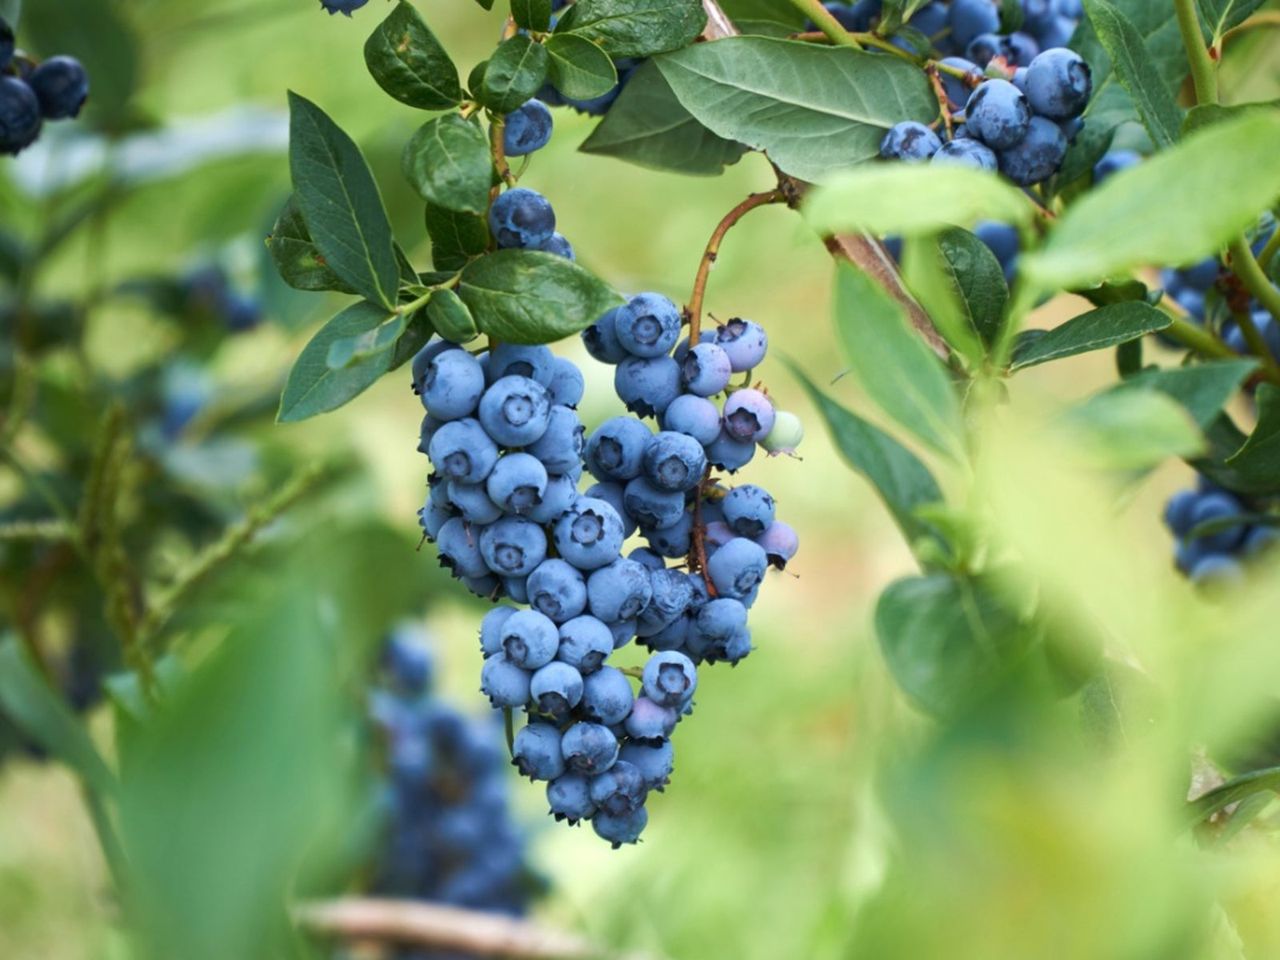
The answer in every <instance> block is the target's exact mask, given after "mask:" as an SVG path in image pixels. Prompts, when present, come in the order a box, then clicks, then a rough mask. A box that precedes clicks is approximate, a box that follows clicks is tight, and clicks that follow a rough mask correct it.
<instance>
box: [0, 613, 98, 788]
mask: <svg viewBox="0 0 1280 960" xmlns="http://www.w3.org/2000/svg"><path fill="white" fill-rule="evenodd" d="M0 712H3V713H4V715H5V716H6V717H8V718H9V720H10V721H11V722H12V723H13V724H14V726H16V727H18V728H19V729H20V730H22V732H23V733H24V734H26V736H27V737H28V738H30V739H31V740H33V741H34V742H35V743H38V744H39V745H40V746H41V747H43V748H44V749H45V750H47V751H49V753H51V754H53V756H55V757H57V758H58V759H59V760H61V761H62V762H63V763H65V764H66V765H67V766H69V767H70V768H71V769H72V770H74V771H75V772H76V774H78V775H79V776H80V777H81V778H83V779H84V781H85V783H86V784H88V785H89V787H90V788H91V789H93V790H95V791H96V792H98V793H110V792H111V791H112V790H114V788H115V776H114V774H112V772H111V770H110V769H109V768H108V767H107V764H106V762H105V761H104V760H103V759H102V755H101V754H99V753H98V749H97V747H95V746H94V745H93V741H92V740H90V739H89V734H88V732H87V731H86V730H85V728H84V726H83V725H82V724H81V723H80V721H79V720H77V719H76V716H75V714H74V713H72V712H71V709H70V708H69V707H68V706H67V704H66V703H65V702H64V701H63V700H62V698H61V697H59V696H58V694H56V693H54V691H53V688H52V687H50V686H49V681H48V680H47V679H46V678H45V676H44V674H42V673H41V672H40V669H39V667H37V666H36V665H35V663H34V662H33V661H32V659H31V655H30V654H29V653H28V652H27V649H26V648H25V647H24V646H22V644H21V643H19V642H18V639H17V638H16V637H14V636H12V635H7V636H5V637H4V638H3V640H0Z"/></svg>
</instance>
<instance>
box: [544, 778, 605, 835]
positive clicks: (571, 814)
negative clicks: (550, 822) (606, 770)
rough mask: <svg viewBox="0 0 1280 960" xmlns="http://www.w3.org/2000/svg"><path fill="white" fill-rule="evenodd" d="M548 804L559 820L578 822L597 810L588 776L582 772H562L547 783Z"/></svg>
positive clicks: (586, 818) (587, 818)
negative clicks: (592, 800)
mask: <svg viewBox="0 0 1280 960" xmlns="http://www.w3.org/2000/svg"><path fill="white" fill-rule="evenodd" d="M547 804H548V805H549V806H550V807H551V813H552V814H553V815H554V816H555V818H556V819H557V820H568V821H569V822H570V823H577V822H578V821H579V820H589V819H591V817H592V816H593V815H594V814H595V812H596V806H595V804H594V803H592V802H591V794H590V787H589V786H588V781H587V778H586V777H584V776H583V775H582V774H580V773H566V774H562V775H561V776H559V777H556V779H554V780H552V781H551V782H550V783H548V784H547Z"/></svg>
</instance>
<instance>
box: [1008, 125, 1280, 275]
mask: <svg viewBox="0 0 1280 960" xmlns="http://www.w3.org/2000/svg"><path fill="white" fill-rule="evenodd" d="M1278 153H1280V115H1270V116H1268V115H1262V114H1255V115H1250V116H1245V117H1241V118H1239V119H1238V120H1231V121H1228V122H1225V123H1220V124H1215V125H1213V126H1211V127H1207V128H1205V129H1203V130H1201V131H1199V132H1197V133H1195V134H1193V135H1191V136H1189V137H1187V138H1185V139H1184V140H1183V141H1182V142H1181V143H1179V144H1178V145H1177V146H1176V147H1174V148H1172V149H1170V150H1166V151H1164V152H1162V153H1159V154H1157V155H1156V156H1154V157H1152V158H1150V159H1149V160H1146V161H1144V162H1143V163H1140V164H1138V165H1137V166H1136V167H1131V168H1130V169H1128V170H1122V171H1121V172H1120V173H1117V174H1115V175H1113V176H1111V177H1109V178H1107V180H1106V181H1105V182H1104V183H1103V184H1102V186H1101V187H1099V188H1098V189H1096V190H1091V191H1089V193H1087V194H1085V195H1084V196H1083V197H1081V198H1080V200H1079V201H1078V202H1077V203H1075V204H1073V205H1072V206H1071V207H1070V208H1068V210H1067V211H1066V213H1064V214H1063V215H1062V217H1061V218H1059V219H1058V221H1057V224H1056V225H1055V227H1054V228H1053V230H1052V231H1051V232H1050V234H1049V237H1048V239H1047V240H1046V242H1045V244H1044V246H1043V247H1042V248H1041V249H1040V250H1037V251H1032V252H1028V253H1026V254H1024V255H1023V256H1022V258H1021V265H1022V270H1023V271H1025V273H1026V275H1027V276H1028V277H1030V278H1031V279H1032V280H1034V281H1035V282H1037V283H1039V284H1040V285H1041V286H1043V287H1045V288H1048V289H1060V288H1063V287H1071V286H1078V285H1086V284H1089V283H1093V282H1095V281H1097V280H1101V279H1104V278H1106V277H1108V276H1113V275H1116V274H1120V273H1124V272H1127V271H1129V270H1132V269H1134V268H1136V267H1139V266H1144V265H1148V264H1157V265H1176V264H1181V263H1190V262H1192V261H1194V260H1197V259H1199V258H1201V257H1204V256H1206V255H1208V254H1210V253H1214V252H1215V251H1217V250H1218V249H1219V248H1221V247H1222V246H1223V245H1225V244H1226V242H1227V241H1228V240H1230V239H1231V238H1232V237H1234V236H1238V235H1239V234H1240V233H1241V232H1243V231H1244V230H1245V229H1246V228H1248V227H1249V226H1250V225H1252V224H1253V223H1254V222H1255V221H1256V219H1257V215H1258V211H1259V210H1262V209H1264V208H1266V207H1267V206H1268V205H1270V204H1271V203H1272V202H1273V201H1274V200H1275V198H1276V197H1277V196H1280V164H1274V163H1258V157H1270V156H1276V155H1277V154H1278ZM1224 184H1230V185H1231V188H1230V189H1229V190H1228V189H1223V185H1224Z"/></svg>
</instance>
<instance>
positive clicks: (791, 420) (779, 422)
mask: <svg viewBox="0 0 1280 960" xmlns="http://www.w3.org/2000/svg"><path fill="white" fill-rule="evenodd" d="M803 439H804V424H803V423H801V422H800V418H799V417H797V416H796V415H795V414H794V413H789V412H787V411H786V410H779V411H778V412H777V415H776V416H775V417H774V421H773V429H772V430H770V431H769V435H768V436H766V437H765V438H764V439H763V440H761V441H760V446H762V447H764V449H765V450H766V451H768V453H770V454H778V453H787V454H792V453H795V452H796V447H798V446H800V441H801V440H803Z"/></svg>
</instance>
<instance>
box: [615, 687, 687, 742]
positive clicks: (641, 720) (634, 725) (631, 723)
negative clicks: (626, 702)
mask: <svg viewBox="0 0 1280 960" xmlns="http://www.w3.org/2000/svg"><path fill="white" fill-rule="evenodd" d="M678 719H679V715H678V714H677V713H676V712H675V710H673V709H672V708H671V707H664V706H662V705H661V704H657V703H654V702H653V701H652V700H650V699H649V698H648V697H636V702H635V703H634V704H632V705H631V713H630V715H628V717H627V719H626V724H625V726H626V730H627V735H628V736H630V737H634V738H636V739H637V740H662V739H664V738H666V737H669V736H671V731H672V730H674V729H675V728H676V721H677V720H678ZM623 749H626V748H625V747H624V748H623Z"/></svg>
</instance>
